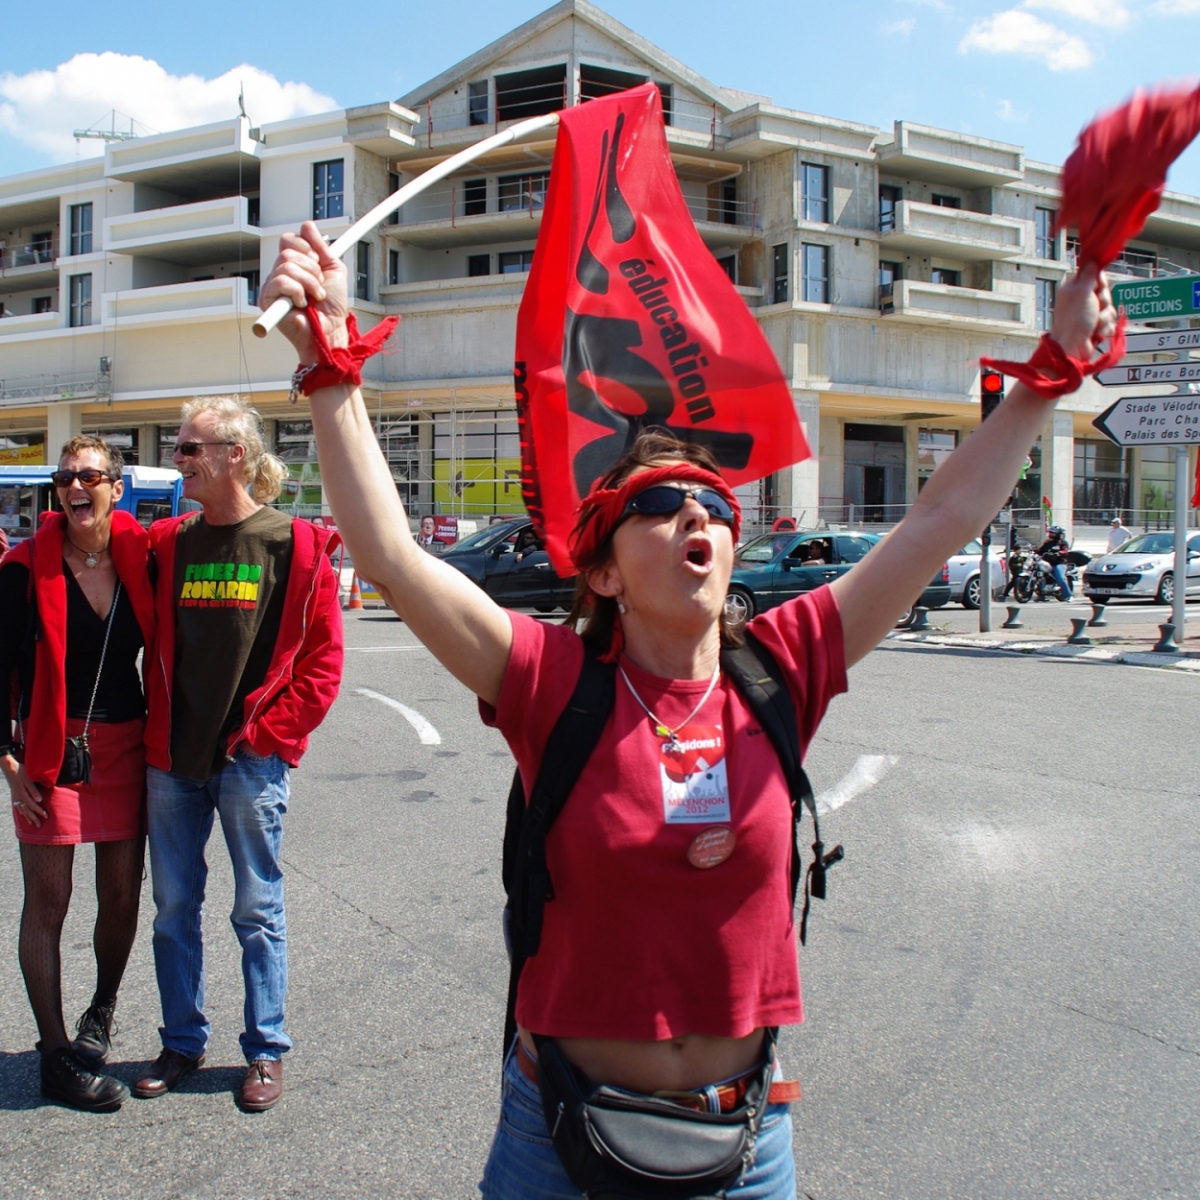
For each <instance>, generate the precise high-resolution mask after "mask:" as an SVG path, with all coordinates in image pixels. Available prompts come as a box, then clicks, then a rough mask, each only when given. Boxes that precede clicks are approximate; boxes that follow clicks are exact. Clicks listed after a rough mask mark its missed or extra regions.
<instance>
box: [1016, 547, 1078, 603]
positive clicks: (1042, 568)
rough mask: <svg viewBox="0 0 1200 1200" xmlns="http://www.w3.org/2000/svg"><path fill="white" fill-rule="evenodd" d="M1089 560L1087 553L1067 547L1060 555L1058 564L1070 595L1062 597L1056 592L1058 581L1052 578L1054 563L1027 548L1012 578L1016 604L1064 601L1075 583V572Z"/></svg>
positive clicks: (1071, 596)
mask: <svg viewBox="0 0 1200 1200" xmlns="http://www.w3.org/2000/svg"><path fill="white" fill-rule="evenodd" d="M1091 561H1092V558H1091V555H1090V554H1085V553H1084V552H1083V551H1082V550H1070V551H1068V552H1067V553H1066V554H1064V555H1063V556H1062V565H1063V566H1064V567H1065V568H1066V575H1067V587H1068V589H1069V590H1070V595H1067V596H1064V595H1062V594H1061V593H1060V592H1059V588H1058V580H1056V579H1055V578H1054V564H1053V563H1051V562H1050V561H1049V559H1047V558H1043V557H1042V556H1041V555H1040V554H1038V553H1037V551H1036V550H1033V549H1030V550H1029V552H1028V554H1027V556H1026V558H1025V560H1024V561H1023V562H1022V563H1021V566H1020V571H1019V574H1016V575H1014V577H1013V589H1012V590H1013V596H1014V597H1015V598H1016V601H1017V603H1018V604H1029V603H1030V602H1032V601H1039V600H1046V601H1050V600H1055V599H1057V600H1061V601H1063V602H1064V603H1065V602H1067V601H1069V600H1071V599H1072V598H1073V597H1074V595H1075V585H1076V584H1077V583H1078V582H1079V571H1080V568H1081V567H1086V566H1087V565H1088V563H1090V562H1091Z"/></svg>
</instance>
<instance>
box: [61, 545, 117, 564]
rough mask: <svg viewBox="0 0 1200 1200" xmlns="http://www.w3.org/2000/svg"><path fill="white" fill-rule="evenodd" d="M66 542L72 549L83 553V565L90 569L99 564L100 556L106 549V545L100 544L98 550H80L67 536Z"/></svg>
mask: <svg viewBox="0 0 1200 1200" xmlns="http://www.w3.org/2000/svg"><path fill="white" fill-rule="evenodd" d="M67 542H68V544H69V545H70V546H71V548H72V549H73V550H75V551H77V552H78V553H80V554H82V555H83V565H84V566H85V567H91V568H92V569H95V568H96V567H98V566H99V565H100V556H101V555H102V554H103V553H104V551H105V550H107V549H108V547H107V546H102V547H101V548H100V549H99V550H80V549H79V547H78V546H76V545H75V543H74V542H72V541H71V539H70V538H67Z"/></svg>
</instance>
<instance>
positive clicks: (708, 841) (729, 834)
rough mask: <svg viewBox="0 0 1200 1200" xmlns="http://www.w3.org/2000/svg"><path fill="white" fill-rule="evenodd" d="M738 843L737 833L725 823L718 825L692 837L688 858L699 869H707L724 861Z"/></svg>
mask: <svg viewBox="0 0 1200 1200" xmlns="http://www.w3.org/2000/svg"><path fill="white" fill-rule="evenodd" d="M736 845H737V834H736V833H734V832H733V830H732V829H728V828H726V827H725V826H724V825H718V826H716V827H715V828H712V829H706V830H704V832H703V833H698V834H697V835H696V836H695V837H694V838H693V839H692V844H691V845H690V846H689V847H688V852H687V859H688V862H690V863H691V864H692V866H693V867H695V868H696V869H697V870H698V871H707V870H708V869H709V868H710V867H716V866H719V865H720V864H721V863H723V862H724V861H725V860H726V859H727V858H728V857H729V856H730V855H731V854H732V853H733V848H734V846H736Z"/></svg>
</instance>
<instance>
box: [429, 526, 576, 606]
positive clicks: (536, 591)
mask: <svg viewBox="0 0 1200 1200" xmlns="http://www.w3.org/2000/svg"><path fill="white" fill-rule="evenodd" d="M440 557H441V558H442V559H443V561H445V562H448V563H449V564H450V565H451V566H452V567H457V568H458V569H459V570H460V571H461V572H462V573H463V574H464V575H465V576H466V577H467V578H468V579H470V580H471V582H472V583H475V584H477V585H478V586H479V587H481V588H483V590H484V591H485V592H487V594H488V595H489V596H491V597H492V599H493V600H495V601H496V603H497V604H500V605H503V606H504V607H505V608H533V609H536V610H537V611H538V612H543V613H548V612H553V611H554V610H555V609H556V608H570V607H571V601H572V599H573V598H574V596H575V577H574V576H572V577H571V578H570V579H560V578H559V577H558V574H557V573H556V572H555V570H554V567H553V566H552V565H551V563H550V557H549V555H547V553H546V551H545V550H543V549H542V548H541V544H540V543H539V542H537V540H536V535H535V534H534V532H533V525H532V524H531V523H530V521H529V518H528V517H514V518H513V519H512V520H510V521H502V522H500V523H499V524H496V525H489V526H488V527H487V528H486V529H481V530H480V531H479V532H478V533H473V534H471V535H470V537H467V538H464V539H463V540H462V541H461V542H457V543H456V544H455V545H453V546H451V547H450V548H449V549H448V550H446V551H445V553H443V554H442V555H440Z"/></svg>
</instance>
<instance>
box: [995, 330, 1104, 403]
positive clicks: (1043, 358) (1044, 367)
mask: <svg viewBox="0 0 1200 1200" xmlns="http://www.w3.org/2000/svg"><path fill="white" fill-rule="evenodd" d="M1124 356H1125V317H1124V314H1122V316H1121V319H1120V320H1119V321H1118V322H1117V329H1116V332H1115V333H1114V334H1113V335H1112V338H1111V339H1110V340H1109V343H1108V349H1107V350H1106V351H1105V352H1104V353H1103V354H1102V355H1101V356H1100V357H1099V358H1098V359H1096V360H1095V361H1094V362H1085V361H1084V360H1083V359H1081V358H1072V357H1071V356H1070V355H1069V354H1068V353H1067V352H1066V351H1065V350H1064V349H1063V348H1062V347H1061V346H1060V345H1059V344H1058V343H1057V342H1056V341H1055V340H1054V339H1053V338H1052V337H1051V336H1050V335H1049V334H1048V333H1046V334H1043V335H1042V340H1041V341H1040V342H1039V343H1038V348H1037V350H1035V351H1034V354H1033V357H1032V358H1031V359H1030V360H1029V361H1028V362H1023V363H1018V362H1007V361H1006V360H1004V359H1001V358H981V359H980V360H979V362H980V365H981V366H984V367H991V369H992V370H993V371H1002V372H1003V373H1004V374H1005V375H1011V376H1013V378H1014V379H1019V380H1020V381H1021V382H1022V383H1023V384H1024V385H1025V386H1026V387H1027V388H1028V389H1029V390H1030V391H1031V392H1034V393H1036V394H1037V395H1039V396H1041V397H1042V399H1043V400H1057V399H1058V398H1059V396H1065V395H1066V394H1067V393H1068V392H1074V391H1076V390H1078V388H1079V385H1080V384H1081V383H1082V382H1083V378H1084V376H1085V375H1095V374H1096V372H1097V371H1105V370H1107V369H1108V368H1109V367H1111V366H1113V365H1114V364H1116V363H1118V362H1120V361H1121V359H1122V358H1123V357H1124ZM1043 372H1048V374H1046V373H1043Z"/></svg>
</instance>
